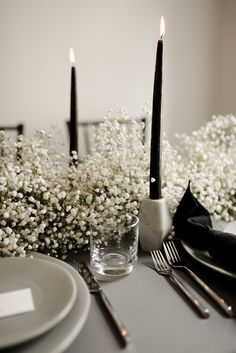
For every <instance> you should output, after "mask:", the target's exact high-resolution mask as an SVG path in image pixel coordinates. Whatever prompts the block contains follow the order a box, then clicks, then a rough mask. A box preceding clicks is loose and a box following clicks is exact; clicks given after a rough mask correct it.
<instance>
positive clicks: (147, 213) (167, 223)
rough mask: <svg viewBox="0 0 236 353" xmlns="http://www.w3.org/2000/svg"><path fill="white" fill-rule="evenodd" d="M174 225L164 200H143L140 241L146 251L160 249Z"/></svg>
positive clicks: (140, 214)
mask: <svg viewBox="0 0 236 353" xmlns="http://www.w3.org/2000/svg"><path fill="white" fill-rule="evenodd" d="M171 225H172V219H171V216H170V213H169V210H168V207H167V203H166V200H165V199H164V198H161V199H158V200H150V199H146V200H143V202H142V203H141V206H140V211H139V239H140V244H141V247H142V249H143V250H144V251H150V250H156V249H160V248H161V246H162V243H163V241H164V239H165V238H166V237H167V235H168V233H169V231H170V229H171Z"/></svg>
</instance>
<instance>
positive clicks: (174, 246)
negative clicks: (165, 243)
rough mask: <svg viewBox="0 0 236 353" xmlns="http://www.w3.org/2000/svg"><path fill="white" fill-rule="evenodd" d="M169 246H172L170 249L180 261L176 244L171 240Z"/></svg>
mask: <svg viewBox="0 0 236 353" xmlns="http://www.w3.org/2000/svg"><path fill="white" fill-rule="evenodd" d="M170 247H171V248H172V251H173V253H174V255H175V257H176V260H177V261H179V262H181V258H180V256H179V253H178V250H177V248H176V245H175V243H174V242H173V241H170Z"/></svg>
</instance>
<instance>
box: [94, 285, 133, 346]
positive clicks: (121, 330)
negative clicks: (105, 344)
mask: <svg viewBox="0 0 236 353" xmlns="http://www.w3.org/2000/svg"><path fill="white" fill-rule="evenodd" d="M98 294H99V296H100V298H101V300H102V302H103V304H104V306H105V308H106V310H107V312H108V313H109V315H110V317H111V319H112V321H113V323H114V325H115V327H116V329H117V331H118V334H119V335H120V338H121V340H122V342H123V344H124V345H125V346H126V345H127V344H128V343H129V342H130V336H129V333H128V330H127V328H126V327H125V325H124V324H123V323H122V321H121V320H120V318H119V316H118V315H117V313H116V312H115V310H114V308H113V306H112V305H111V303H110V301H109V300H108V298H107V296H106V295H105V294H104V292H103V291H99V292H98Z"/></svg>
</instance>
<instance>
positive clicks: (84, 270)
mask: <svg viewBox="0 0 236 353" xmlns="http://www.w3.org/2000/svg"><path fill="white" fill-rule="evenodd" d="M78 272H79V274H80V275H81V276H82V277H83V279H84V281H85V283H86V284H87V286H88V289H89V291H90V293H91V294H97V295H98V296H99V297H100V299H101V302H102V304H103V305H104V307H105V309H106V311H107V313H108V314H109V315H110V318H111V320H112V322H113V325H114V327H115V328H116V331H117V333H118V334H119V337H120V339H121V343H122V345H124V346H126V345H127V344H128V343H129V342H130V336H129V333H128V330H127V328H126V327H125V325H124V324H123V323H122V321H121V319H120V318H119V316H118V314H117V313H116V311H115V310H114V308H113V306H112V305H111V303H110V301H109V300H108V298H107V296H106V295H105V293H104V292H103V290H102V288H101V286H100V284H99V283H98V282H97V280H96V279H95V277H94V275H93V273H92V272H91V271H90V269H89V267H88V266H87V265H86V263H85V262H82V263H80V264H79V265H78Z"/></svg>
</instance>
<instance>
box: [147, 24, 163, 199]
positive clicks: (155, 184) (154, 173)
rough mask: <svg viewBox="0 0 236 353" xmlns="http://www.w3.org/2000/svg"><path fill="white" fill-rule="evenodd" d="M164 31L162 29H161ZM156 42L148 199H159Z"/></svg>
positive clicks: (160, 52)
mask: <svg viewBox="0 0 236 353" xmlns="http://www.w3.org/2000/svg"><path fill="white" fill-rule="evenodd" d="M163 31H164V29H163ZM163 34H164V33H162V34H161V39H160V40H158V44H157V52H156V68H155V77H154V89H153V103H152V129H151V156H150V184H149V185H150V194H149V196H150V199H152V200H157V199H160V198H161V103H162V59H163V40H162V35H163Z"/></svg>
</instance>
